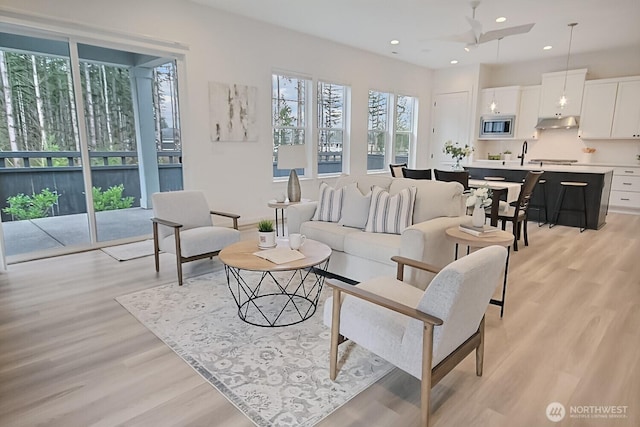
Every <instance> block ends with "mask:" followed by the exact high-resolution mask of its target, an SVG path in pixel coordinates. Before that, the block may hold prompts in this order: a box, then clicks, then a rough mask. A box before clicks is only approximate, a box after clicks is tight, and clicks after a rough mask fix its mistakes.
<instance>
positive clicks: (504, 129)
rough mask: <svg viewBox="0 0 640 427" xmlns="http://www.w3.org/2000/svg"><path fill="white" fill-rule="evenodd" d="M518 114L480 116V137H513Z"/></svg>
mask: <svg viewBox="0 0 640 427" xmlns="http://www.w3.org/2000/svg"><path fill="white" fill-rule="evenodd" d="M515 123H516V116H482V117H480V135H479V137H480V138H483V139H491V138H493V139H500V138H513V131H514V126H515Z"/></svg>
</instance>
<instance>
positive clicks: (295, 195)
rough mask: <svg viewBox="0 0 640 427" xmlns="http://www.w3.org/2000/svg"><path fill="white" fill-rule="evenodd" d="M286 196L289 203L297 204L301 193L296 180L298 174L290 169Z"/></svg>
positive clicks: (298, 182)
mask: <svg viewBox="0 0 640 427" xmlns="http://www.w3.org/2000/svg"><path fill="white" fill-rule="evenodd" d="M287 195H288V196H289V202H299V201H300V196H301V191H300V181H299V180H298V173H297V172H296V170H295V169H291V172H289V183H288V184H287Z"/></svg>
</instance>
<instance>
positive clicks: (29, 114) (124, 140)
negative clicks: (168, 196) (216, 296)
mask: <svg viewBox="0 0 640 427" xmlns="http://www.w3.org/2000/svg"><path fill="white" fill-rule="evenodd" d="M2 29H3V28H2V26H0V30H2ZM175 69H176V67H175V60H173V59H171V58H162V57H157V56H150V55H144V54H140V53H135V52H131V51H123V50H116V49H110V48H106V47H102V46H95V45H89V44H82V43H75V42H74V41H72V40H53V39H47V38H41V37H32V36H29V35H22V34H20V35H19V34H13V33H3V32H1V31H0V74H1V75H2V81H1V83H2V85H1V86H0V89H1V90H2V93H1V94H0V96H1V97H2V101H3V103H2V107H3V108H2V109H1V110H2V111H1V112H0V209H1V214H2V222H3V231H4V237H5V249H6V254H7V255H9V256H11V255H18V254H24V253H27V252H34V251H35V252H37V251H42V250H45V249H56V248H67V247H71V248H75V247H78V246H80V247H82V246H90V245H93V244H97V243H98V242H105V241H112V240H122V239H135V238H136V236H141V237H140V238H142V236H148V235H150V234H151V222H150V220H149V218H150V217H151V216H152V215H151V210H150V208H151V202H150V197H151V194H152V193H154V192H156V191H167V190H177V189H181V188H182V168H181V158H182V155H181V151H180V148H181V144H180V127H179V113H178V106H177V96H176V95H177V83H176V78H175V77H176V76H175Z"/></svg>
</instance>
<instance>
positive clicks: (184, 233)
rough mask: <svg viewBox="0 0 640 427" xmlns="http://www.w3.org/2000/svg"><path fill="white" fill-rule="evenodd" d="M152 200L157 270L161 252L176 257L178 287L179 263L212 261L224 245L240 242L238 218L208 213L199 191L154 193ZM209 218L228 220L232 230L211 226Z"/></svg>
mask: <svg viewBox="0 0 640 427" xmlns="http://www.w3.org/2000/svg"><path fill="white" fill-rule="evenodd" d="M151 197H152V202H153V215H154V217H153V218H151V221H153V252H154V255H155V261H156V271H160V256H159V253H160V250H162V251H164V252H168V253H172V254H175V256H176V264H177V269H178V284H179V285H180V286H182V264H184V263H185V262H189V261H195V260H197V259H202V258H212V257H213V256H215V255H217V254H218V252H220V250H222V249H223V248H224V247H225V246H228V245H230V244H232V243H235V242H237V241H239V240H240V232H239V231H238V218H240V216H239V215H235V214H230V213H225V212H217V211H212V210H210V208H209V205H208V204H207V200H206V198H205V196H204V193H202V192H201V191H170V192H166V193H155V194H153V195H152V196H151ZM211 215H219V216H223V217H227V218H231V219H232V220H233V229H231V228H227V227H217V226H214V225H213V221H212V220H211Z"/></svg>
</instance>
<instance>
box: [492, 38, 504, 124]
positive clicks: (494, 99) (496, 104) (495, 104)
mask: <svg viewBox="0 0 640 427" xmlns="http://www.w3.org/2000/svg"><path fill="white" fill-rule="evenodd" d="M500 40H502V37H500V38H499V39H498V49H497V50H496V64H498V58H499V57H500ZM497 109H498V103H497V102H496V89H495V88H494V89H493V97H492V98H491V103H490V104H489V111H491V114H495V113H496V110H497Z"/></svg>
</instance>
